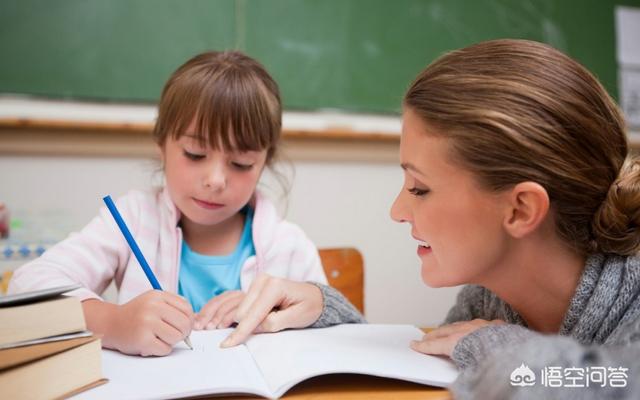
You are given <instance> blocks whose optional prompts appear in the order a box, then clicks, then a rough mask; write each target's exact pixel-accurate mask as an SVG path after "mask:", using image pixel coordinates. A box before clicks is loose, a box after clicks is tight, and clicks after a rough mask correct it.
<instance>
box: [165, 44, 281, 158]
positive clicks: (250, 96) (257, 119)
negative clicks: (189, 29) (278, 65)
mask: <svg viewBox="0 0 640 400" xmlns="http://www.w3.org/2000/svg"><path fill="white" fill-rule="evenodd" d="M194 118H195V119H196V127H197V131H196V136H197V139H198V140H199V142H200V144H201V145H202V146H208V147H211V148H214V149H222V150H224V151H260V150H265V149H266V150H267V164H268V165H270V164H271V162H272V160H273V159H274V157H275V155H276V150H277V146H278V142H279V139H280V132H281V129H282V105H281V102H280V92H279V90H278V85H277V84H276V83H275V81H274V80H273V79H272V78H271V76H270V75H269V73H268V72H267V71H266V70H265V68H264V67H263V66H262V65H261V64H260V63H259V62H257V61H256V60H254V59H252V58H251V57H249V56H247V55H245V54H243V53H241V52H239V51H224V52H217V51H211V52H206V53H202V54H198V55H197V56H195V57H193V58H191V59H190V60H189V61H187V62H186V63H184V64H183V65H182V66H180V67H179V68H178V69H177V70H176V71H175V72H174V73H173V74H172V75H171V77H170V78H169V80H168V81H167V83H166V84H165V86H164V89H163V91H162V96H161V97H160V104H159V106H158V120H157V122H156V125H155V127H154V130H153V138H154V140H155V142H156V143H157V144H159V145H160V146H162V145H164V143H165V141H166V139H167V137H168V136H169V135H170V137H172V138H174V139H177V138H179V137H180V136H182V135H183V134H184V133H185V131H186V129H187V128H188V127H189V125H190V124H191V122H192V121H193V120H194Z"/></svg>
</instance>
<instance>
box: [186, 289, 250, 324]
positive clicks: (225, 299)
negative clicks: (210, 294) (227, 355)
mask: <svg viewBox="0 0 640 400" xmlns="http://www.w3.org/2000/svg"><path fill="white" fill-rule="evenodd" d="M244 297H245V294H244V292H243V291H241V290H228V291H226V292H224V293H222V294H220V295H218V296H215V297H214V298H212V299H211V300H209V301H208V302H207V304H205V305H204V306H203V307H202V308H201V309H200V312H199V313H198V314H197V315H196V322H195V325H194V329H197V330H200V329H224V328H228V327H230V326H231V324H233V323H234V322H235V316H236V311H237V309H238V306H239V305H240V303H242V300H244Z"/></svg>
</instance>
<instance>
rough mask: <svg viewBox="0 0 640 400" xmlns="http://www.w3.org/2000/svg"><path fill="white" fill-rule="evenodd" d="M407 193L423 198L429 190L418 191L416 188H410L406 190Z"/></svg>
mask: <svg viewBox="0 0 640 400" xmlns="http://www.w3.org/2000/svg"><path fill="white" fill-rule="evenodd" d="M407 191H408V192H409V193H411V194H412V195H414V196H417V197H420V196H424V195H425V194H427V193H429V189H418V188H417V187H412V188H411V189H407Z"/></svg>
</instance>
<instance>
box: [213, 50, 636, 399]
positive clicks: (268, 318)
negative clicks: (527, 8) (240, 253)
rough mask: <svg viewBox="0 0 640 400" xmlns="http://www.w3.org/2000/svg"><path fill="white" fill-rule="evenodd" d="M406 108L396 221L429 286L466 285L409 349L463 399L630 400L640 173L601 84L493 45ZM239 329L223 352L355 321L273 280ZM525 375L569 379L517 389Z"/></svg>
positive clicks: (458, 58)
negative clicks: (279, 334)
mask: <svg viewBox="0 0 640 400" xmlns="http://www.w3.org/2000/svg"><path fill="white" fill-rule="evenodd" d="M403 105H404V108H403V131H402V138H401V143H400V159H401V166H402V168H403V170H404V174H405V181H404V187H403V188H402V190H401V192H400V194H399V195H398V197H397V199H396V201H395V202H394V204H393V207H392V209H391V216H392V218H393V219H394V220H396V221H398V222H408V223H410V224H411V227H412V236H413V238H414V239H415V240H416V241H418V250H417V252H418V257H419V258H420V260H421V263H422V279H423V281H424V282H425V283H426V284H428V285H430V286H432V287H443V286H455V285H460V284H466V285H467V286H466V287H465V288H463V289H462V291H461V292H460V294H459V296H458V299H457V302H456V304H455V306H454V307H453V308H452V309H451V310H450V312H449V314H448V316H447V318H446V321H445V323H446V324H445V325H443V326H441V327H440V328H438V329H436V330H434V331H432V332H430V333H429V334H427V335H425V337H424V338H423V339H422V340H421V341H417V342H415V343H412V344H411V346H412V348H413V349H415V350H417V351H420V352H423V353H425V354H435V355H447V356H450V357H451V358H452V359H453V360H454V361H455V362H456V364H457V365H458V366H459V367H460V368H461V369H462V370H463V372H462V373H461V375H460V377H459V378H458V380H457V381H456V383H455V384H454V386H453V387H452V391H453V393H454V394H455V396H456V397H460V398H466V397H478V398H505V397H510V396H514V395H515V396H519V397H524V398H528V397H531V398H541V397H543V396H544V397H548V396H553V397H572V396H577V397H580V398H603V397H606V396H611V397H612V398H613V397H615V398H622V397H624V396H629V398H631V397H633V396H635V397H637V396H638V394H640V382H638V380H639V379H638V378H637V377H638V376H639V375H640V362H639V361H638V360H640V295H639V294H640V259H639V258H638V257H637V256H636V254H637V252H638V250H639V249H640V232H639V230H638V224H639V223H640V164H639V163H638V161H637V160H636V159H635V158H634V157H633V156H631V155H630V154H629V152H628V144H627V140H626V134H625V129H624V121H623V118H622V115H621V113H620V111H619V109H618V107H617V106H616V105H615V103H614V102H613V101H612V100H611V98H610V97H609V96H608V94H607V92H606V91H605V90H604V88H603V87H602V86H601V85H600V83H599V82H598V81H597V80H596V79H595V78H594V77H593V76H592V75H591V74H590V73H589V72H588V71H587V70H586V69H585V68H584V67H582V66H581V65H579V64H578V63H577V62H575V61H574V60H572V59H570V58H569V57H567V56H566V55H564V54H562V53H560V52H558V51H557V50H555V49H553V48H551V47H549V46H546V45H543V44H540V43H536V42H531V41H524V40H496V41H489V42H483V43H479V44H476V45H473V46H470V47H468V48H465V49H462V50H458V51H454V52H451V53H449V54H446V55H444V56H443V57H441V58H439V59H438V60H436V61H435V62H434V63H433V64H431V65H430V66H428V67H427V68H426V69H425V70H424V71H423V72H422V73H421V74H420V75H419V76H418V77H417V78H416V80H415V81H414V82H413V84H412V85H411V87H410V88H409V90H408V92H407V94H406V96H405V98H404V104H403ZM274 308H275V310H277V311H275V310H274ZM237 319H238V321H239V325H238V327H237V329H236V331H235V332H234V333H233V334H232V335H231V336H230V337H229V338H228V340H227V342H226V343H225V345H234V344H237V343H240V342H242V341H243V340H245V339H246V337H247V336H248V335H249V334H250V333H251V332H252V331H254V330H255V329H254V328H256V327H258V328H257V331H277V330H281V329H285V328H297V327H305V326H318V327H319V326H327V325H331V324H336V323H344V322H357V321H361V317H360V316H359V314H357V312H355V310H353V309H352V308H350V307H349V304H348V302H347V301H346V300H344V298H342V297H341V296H340V295H339V294H338V293H336V292H335V290H333V289H331V288H328V287H326V286H322V285H314V284H310V283H294V282H289V281H284V280H279V279H275V278H271V277H267V276H264V277H262V278H261V279H260V280H258V281H256V282H255V284H254V285H253V287H252V288H251V289H250V291H249V293H248V295H247V297H246V299H245V302H244V303H243V304H242V305H241V306H240V307H239V309H238V314H237ZM521 364H525V365H526V366H527V367H528V368H530V369H531V370H532V371H535V372H534V373H535V375H537V376H538V377H540V376H541V375H543V374H547V372H548V368H556V369H554V370H552V371H553V373H554V374H557V372H558V371H559V369H558V368H563V370H561V371H560V372H562V373H563V374H564V375H562V376H561V377H560V378H561V380H560V381H558V376H556V375H551V378H554V379H555V381H553V382H554V385H549V384H544V383H543V382H540V381H538V384H537V385H533V386H518V385H512V384H510V374H511V372H512V371H514V369H515V368H517V367H519V366H520V365H521ZM600 367H605V372H606V377H605V378H603V379H605V380H606V379H609V380H608V381H607V382H605V383H604V384H602V383H603V382H602V379H600V376H601V375H602V374H601V375H594V374H592V373H591V372H593V371H598V372H602V370H601V369H596V368H600ZM565 368H566V369H565ZM571 368H573V369H571ZM589 368H591V369H589ZM567 369H568V370H569V371H570V372H571V373H574V372H576V373H579V372H580V371H582V380H581V382H582V383H583V385H584V383H585V380H586V379H588V378H591V380H592V385H591V386H589V385H588V383H587V385H586V386H587V387H584V388H583V389H579V388H567V387H554V386H558V385H557V383H558V382H560V383H562V386H565V385H566V384H567V383H568V384H571V383H573V384H576V383H577V382H578V381H577V380H576V379H573V378H574V377H572V376H569V377H567V375H566V371H567ZM585 374H586V375H588V376H586V375H585ZM625 376H626V378H625ZM594 377H595V378H597V379H596V380H598V379H600V382H596V383H595V384H594V383H593V379H594ZM546 378H549V376H546ZM516 383H517V382H516ZM547 383H550V381H548V379H547ZM623 383H624V386H622V384H623Z"/></svg>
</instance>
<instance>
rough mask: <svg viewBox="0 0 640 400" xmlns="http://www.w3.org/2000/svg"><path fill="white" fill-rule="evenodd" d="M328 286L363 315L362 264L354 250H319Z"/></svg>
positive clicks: (345, 248)
mask: <svg viewBox="0 0 640 400" xmlns="http://www.w3.org/2000/svg"><path fill="white" fill-rule="evenodd" d="M319 253H320V259H321V260H322V266H323V267H324V273H325V274H326V275H327V279H328V281H329V285H331V286H333V287H334V288H336V289H338V290H339V291H340V292H341V293H342V294H343V295H344V296H345V297H346V298H347V299H348V300H349V301H350V302H351V303H352V304H353V305H354V306H355V307H356V308H357V309H358V310H359V311H360V312H361V313H363V314H364V262H363V260H362V255H361V254H360V252H359V251H358V250H356V249H354V248H348V247H341V248H334V249H319Z"/></svg>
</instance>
